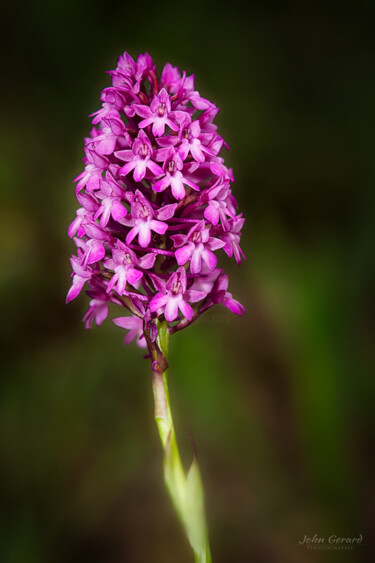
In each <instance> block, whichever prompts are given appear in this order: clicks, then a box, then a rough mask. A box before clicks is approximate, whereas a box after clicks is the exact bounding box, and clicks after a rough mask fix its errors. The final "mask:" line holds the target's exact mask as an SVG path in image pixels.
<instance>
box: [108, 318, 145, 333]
mask: <svg viewBox="0 0 375 563" xmlns="http://www.w3.org/2000/svg"><path fill="white" fill-rule="evenodd" d="M112 322H113V323H114V324H115V325H116V326H119V327H120V328H126V329H128V330H131V329H134V328H137V327H138V326H139V323H141V324H142V320H141V319H139V318H138V317H116V318H115V319H112Z"/></svg>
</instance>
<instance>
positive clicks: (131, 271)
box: [127, 268, 143, 285]
mask: <svg viewBox="0 0 375 563" xmlns="http://www.w3.org/2000/svg"><path fill="white" fill-rule="evenodd" d="M142 276H143V274H142V272H140V271H139V270H136V269H135V268H128V275H127V278H128V282H129V283H130V284H131V285H134V284H135V283H136V282H137V281H138V280H140V279H141V277H142Z"/></svg>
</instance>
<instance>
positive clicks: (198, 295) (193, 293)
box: [185, 289, 207, 303]
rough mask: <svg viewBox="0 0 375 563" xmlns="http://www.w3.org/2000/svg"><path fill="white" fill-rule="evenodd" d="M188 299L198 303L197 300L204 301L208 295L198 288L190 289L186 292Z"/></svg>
mask: <svg viewBox="0 0 375 563" xmlns="http://www.w3.org/2000/svg"><path fill="white" fill-rule="evenodd" d="M185 296H186V299H187V300H188V301H190V303H196V302H197V301H202V299H204V298H205V297H206V296H207V293H206V292H205V291H199V290H198V289H189V290H188V291H187V292H186V293H185Z"/></svg>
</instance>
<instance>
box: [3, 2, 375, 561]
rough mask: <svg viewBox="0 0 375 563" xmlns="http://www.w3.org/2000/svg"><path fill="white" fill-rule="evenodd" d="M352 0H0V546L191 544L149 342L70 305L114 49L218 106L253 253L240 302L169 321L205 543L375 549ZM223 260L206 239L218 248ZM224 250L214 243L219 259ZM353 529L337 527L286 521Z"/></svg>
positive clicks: (120, 549) (128, 555)
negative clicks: (93, 118) (190, 81)
mask: <svg viewBox="0 0 375 563" xmlns="http://www.w3.org/2000/svg"><path fill="white" fill-rule="evenodd" d="M372 36H373V14H372V13H371V11H370V10H369V9H367V8H366V5H365V4H364V3H362V2H358V3H356V4H354V3H353V6H351V7H349V5H345V4H343V3H337V4H334V3H330V2H328V3H327V2H319V1H318V2H309V1H308V2H302V3H301V2H292V3H284V5H283V6H281V5H280V4H275V5H274V6H272V5H270V4H268V5H266V4H264V3H263V2H255V3H251V4H250V5H249V6H248V7H247V8H246V11H244V9H240V7H239V5H236V4H235V3H233V2H228V3H226V4H224V3H223V4H218V3H214V2H212V3H210V2H194V1H190V2H184V3H182V2H176V1H175V2H153V3H147V2H139V3H137V4H135V3H133V2H132V3H130V2H125V1H124V2H122V3H121V4H114V3H111V2H97V1H93V0H90V1H89V0H86V1H85V0H76V1H73V0H65V1H64V2H61V3H60V2H42V1H41V0H34V1H33V2H30V3H19V2H12V3H9V4H8V5H7V7H6V8H5V9H4V10H3V15H2V39H3V40H4V39H5V43H4V46H3V48H2V51H1V55H2V58H3V61H2V65H1V69H2V77H3V80H2V89H1V114H2V117H1V128H0V174H1V195H2V204H1V208H0V214H1V221H0V240H1V247H2V267H1V272H0V287H1V294H0V300H1V311H2V315H1V320H2V322H1V323H0V326H1V331H2V336H3V339H2V340H3V342H5V347H4V351H3V353H2V356H1V357H2V363H3V366H4V367H3V369H2V380H1V395H0V427H1V435H0V460H1V462H0V479H1V481H0V482H1V489H2V491H1V508H2V510H1V513H2V514H1V516H2V522H1V526H0V561H1V562H2V563H60V562H61V563H78V562H79V563H86V562H90V563H120V562H130V563H143V562H154V563H176V562H178V563H185V562H186V563H188V562H189V561H191V560H192V559H191V555H190V550H189V546H188V545H187V542H186V540H185V538H184V535H183V532H182V531H181V529H180V527H179V524H178V523H177V521H176V519H175V516H174V513H173V511H172V508H171V506H170V503H169V499H168V498H167V494H166V492H165V490H164V487H163V480H162V453H161V448H160V445H159V439H158V435H157V430H156V427H155V424H154V421H153V401H152V391H151V381H150V366H149V363H148V362H147V361H145V360H143V359H142V352H141V351H140V350H139V349H137V348H136V346H135V345H132V346H130V347H129V348H125V347H124V346H123V344H122V337H123V333H122V332H121V331H120V330H119V329H118V328H116V327H114V326H113V325H112V324H111V323H110V322H109V321H107V322H106V323H105V324H104V325H103V326H102V327H100V328H97V327H95V328H94V329H93V330H92V331H85V329H84V326H83V324H82V323H81V317H82V315H83V313H84V311H85V310H86V308H87V304H88V298H87V297H86V296H81V297H80V298H79V299H78V300H77V301H76V302H74V303H72V304H70V305H69V306H65V304H64V301H65V295H66V292H67V289H68V287H69V285H70V282H69V275H70V267H69V261H68V259H69V255H70V253H71V252H73V249H74V245H73V243H72V242H71V241H70V240H69V239H68V237H67V235H66V230H67V226H68V224H69V223H70V222H71V220H72V219H73V217H74V214H75V207H76V201H75V198H74V191H73V190H74V188H73V184H72V179H73V178H74V177H75V176H76V175H77V174H78V173H79V172H80V171H81V169H82V163H81V158H82V156H83V150H82V147H83V141H82V139H83V137H84V136H85V135H86V134H87V132H88V131H89V128H90V120H89V118H88V114H89V113H91V112H93V111H95V110H96V109H98V108H99V105H100V104H99V92H100V90H101V89H102V88H103V87H105V86H107V85H108V84H109V78H108V76H106V74H105V71H106V70H108V69H113V68H115V66H116V61H117V57H118V55H119V54H120V53H122V52H123V51H125V50H127V51H128V52H130V53H131V54H132V55H133V56H137V54H138V53H139V52H144V51H146V50H147V51H149V52H150V54H151V55H152V56H153V58H154V60H155V62H156V63H157V65H158V67H159V69H161V68H162V65H163V64H164V63H165V62H167V61H169V62H171V63H172V64H174V65H177V66H179V67H180V68H181V69H185V70H187V71H188V72H189V73H191V72H194V73H195V75H196V86H197V89H198V90H199V91H200V92H201V94H202V95H203V96H206V97H208V98H210V99H212V100H213V101H214V102H215V103H217V104H218V105H219V106H220V107H221V112H220V113H219V115H218V118H217V122H218V124H219V128H220V129H219V131H220V133H221V134H222V135H223V136H224V138H225V139H226V140H227V142H228V143H229V145H230V146H231V151H230V152H229V153H228V154H227V155H226V159H227V162H228V163H229V165H230V166H232V167H233V169H234V172H235V176H236V183H235V184H234V186H233V191H234V193H235V195H236V197H237V199H238V201H239V204H240V208H241V210H243V212H244V214H245V216H246V218H247V222H246V225H245V228H244V232H243V239H242V240H243V248H244V250H245V252H246V254H247V257H248V260H247V262H246V263H245V264H243V265H242V266H241V267H240V268H238V267H236V266H235V265H231V266H229V268H230V274H231V281H230V288H231V290H232V292H233V293H234V295H235V296H236V297H237V298H238V299H240V300H241V301H242V302H243V303H244V305H245V306H246V308H247V315H246V316H245V317H242V318H238V317H235V316H234V315H231V314H230V313H229V312H228V311H227V310H226V309H224V308H219V307H218V308H217V309H216V310H215V311H214V312H213V313H212V314H211V316H208V317H207V318H202V321H201V322H200V323H199V324H197V325H196V326H195V327H192V328H189V329H188V330H186V331H183V332H182V333H179V334H178V335H176V336H175V337H173V339H172V349H171V358H170V365H171V369H170V376H169V378H170V390H171V395H172V403H173V407H174V412H175V417H176V425H177V431H178V435H179V436H180V446H181V449H182V454H183V458H184V461H185V463H186V465H188V464H189V463H190V460H191V458H192V447H191V444H190V440H189V437H188V429H190V430H191V432H192V434H193V436H194V440H195V443H196V447H197V451H198V460H199V463H200V466H201V470H202V474H203V480H204V483H205V488H206V502H207V513H208V520H209V528H210V535H211V543H212V552H213V557H214V561H215V562H216V563H232V562H235V563H242V562H244V563H245V562H246V563H247V562H254V563H268V562H278V563H284V562H285V563H286V562H288V563H290V562H296V563H305V562H306V563H309V562H321V561H340V562H341V561H343V562H346V561H370V560H374V559H373V557H374V555H372V556H371V554H373V552H374V542H375V540H374V539H373V538H372V537H371V522H372V521H374V500H375V499H374V496H375V494H374V492H375V491H374V484H373V471H374V468H373V464H372V458H373V448H374V441H373V437H374V436H373V422H374V415H373V411H374V402H373V397H374V379H373V377H372V374H371V367H372V366H373V361H374V332H375V330H374V328H375V325H374V312H375V298H374V293H373V286H374V279H375V268H374V260H373V258H374V251H373V246H374V219H375V213H374V190H373V183H374V176H375V166H374V158H373V154H374V144H375V143H374V104H375V78H374V76H375V75H374V50H373V44H372ZM224 262H225V261H224ZM224 262H223V263H224ZM314 534H317V535H318V536H320V537H324V538H326V542H327V541H328V537H329V536H330V535H331V534H334V535H336V536H339V537H354V536H358V535H359V534H362V536H363V538H364V545H363V546H361V547H354V548H353V550H352V551H339V552H333V551H322V550H321V551H312V550H308V549H306V547H304V546H303V547H302V546H299V545H298V542H299V541H300V540H302V539H303V537H304V535H310V536H313V535H314Z"/></svg>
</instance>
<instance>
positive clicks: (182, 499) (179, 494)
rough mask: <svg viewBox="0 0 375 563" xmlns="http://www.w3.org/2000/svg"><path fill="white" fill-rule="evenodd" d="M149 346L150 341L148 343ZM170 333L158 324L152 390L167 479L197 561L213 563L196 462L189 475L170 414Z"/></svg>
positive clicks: (167, 484) (165, 324)
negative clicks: (182, 460) (185, 469)
mask: <svg viewBox="0 0 375 563" xmlns="http://www.w3.org/2000/svg"><path fill="white" fill-rule="evenodd" d="M149 343H150V341H149ZM168 346H169V332H168V326H167V323H166V321H163V322H159V323H158V337H157V340H156V343H154V344H153V345H152V355H153V364H152V365H153V372H152V387H153V392H154V400H155V420H156V424H157V426H158V430H159V435H160V439H161V443H162V446H163V449H164V480H165V484H166V487H167V489H168V492H169V494H170V497H171V499H172V502H173V505H174V507H175V509H176V512H177V514H178V517H179V519H180V521H181V523H182V526H183V527H184V530H185V532H186V535H187V537H188V540H189V542H190V545H191V547H192V549H193V552H194V557H195V561H196V562H198V563H210V562H211V561H212V558H211V552H210V546H209V541H208V533H207V525H206V518H205V511H204V495H203V487H202V481H201V477H200V472H199V467H198V464H197V460H196V458H195V456H194V460H193V463H192V465H191V467H190V469H189V471H188V472H187V473H185V471H184V468H183V466H182V463H181V458H180V453H179V451H178V446H177V439H176V432H175V429H174V425H173V418H172V412H171V405H170V398H169V391H168V380H167V367H168V364H167V357H168Z"/></svg>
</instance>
